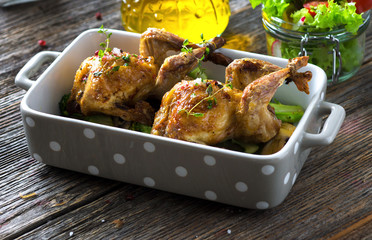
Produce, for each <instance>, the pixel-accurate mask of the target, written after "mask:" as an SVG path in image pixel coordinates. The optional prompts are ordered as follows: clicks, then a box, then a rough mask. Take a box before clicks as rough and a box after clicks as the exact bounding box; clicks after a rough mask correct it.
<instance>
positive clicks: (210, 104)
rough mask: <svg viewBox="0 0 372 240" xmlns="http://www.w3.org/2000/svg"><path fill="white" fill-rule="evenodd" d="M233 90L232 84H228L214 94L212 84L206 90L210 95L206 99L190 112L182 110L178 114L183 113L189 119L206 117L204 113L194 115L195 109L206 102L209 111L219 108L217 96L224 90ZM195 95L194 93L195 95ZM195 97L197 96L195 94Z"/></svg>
mask: <svg viewBox="0 0 372 240" xmlns="http://www.w3.org/2000/svg"><path fill="white" fill-rule="evenodd" d="M227 87H229V88H231V89H232V84H231V83H226V84H225V85H223V87H222V88H220V89H219V90H218V91H216V92H215V93H213V87H212V85H211V84H209V85H208V86H207V89H206V90H205V92H206V93H207V94H208V97H205V98H203V99H202V100H200V101H199V102H198V103H197V104H195V105H194V106H193V107H192V108H191V109H190V110H187V109H181V110H179V111H178V113H182V112H185V113H186V114H187V117H188V116H190V115H191V116H194V117H204V113H197V112H196V113H194V112H193V111H194V109H195V108H196V107H197V106H199V105H200V104H201V103H202V102H204V101H207V103H208V105H207V108H208V109H212V108H213V107H214V106H217V99H216V97H215V96H216V94H218V93H219V92H221V91H222V90H223V89H224V88H227ZM193 94H194V93H193ZM194 96H195V94H194Z"/></svg>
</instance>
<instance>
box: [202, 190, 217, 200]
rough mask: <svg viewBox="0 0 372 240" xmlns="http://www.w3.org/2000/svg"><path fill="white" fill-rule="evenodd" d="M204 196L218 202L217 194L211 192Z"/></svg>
mask: <svg viewBox="0 0 372 240" xmlns="http://www.w3.org/2000/svg"><path fill="white" fill-rule="evenodd" d="M204 196H205V197H206V198H207V199H209V200H212V201H215V200H217V194H216V193H215V192H213V191H211V190H207V191H205V193H204Z"/></svg>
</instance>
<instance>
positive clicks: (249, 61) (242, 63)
mask: <svg viewBox="0 0 372 240" xmlns="http://www.w3.org/2000/svg"><path fill="white" fill-rule="evenodd" d="M299 61H302V62H299ZM303 61H306V59H305V58H294V59H291V60H290V62H289V65H288V66H287V67H289V68H290V69H291V71H292V73H291V77H289V78H288V79H286V80H287V82H290V81H293V82H294V83H295V84H296V86H297V88H298V90H300V91H303V92H305V93H306V94H309V86H308V81H310V80H311V76H312V75H311V73H310V72H304V73H300V72H297V70H298V68H297V67H298V66H305V65H306V64H307V61H306V63H305V62H303ZM290 65H291V66H290ZM280 69H282V68H281V67H279V66H277V65H274V64H272V63H270V62H267V61H263V60H258V59H254V58H242V59H236V60H234V61H233V62H232V63H231V64H229V66H228V67H227V68H226V76H225V78H226V79H225V81H226V82H231V83H232V84H233V86H234V87H235V88H238V89H240V90H243V89H244V88H245V87H246V86H248V84H250V83H251V82H253V81H254V80H256V79H257V78H260V77H262V76H264V75H267V74H269V73H272V72H276V71H278V70H280Z"/></svg>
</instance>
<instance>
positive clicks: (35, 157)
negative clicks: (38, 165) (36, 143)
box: [32, 153, 43, 162]
mask: <svg viewBox="0 0 372 240" xmlns="http://www.w3.org/2000/svg"><path fill="white" fill-rule="evenodd" d="M32 156H33V157H34V159H35V160H36V161H39V162H43V158H42V157H41V156H40V155H39V154H37V153H34V154H32Z"/></svg>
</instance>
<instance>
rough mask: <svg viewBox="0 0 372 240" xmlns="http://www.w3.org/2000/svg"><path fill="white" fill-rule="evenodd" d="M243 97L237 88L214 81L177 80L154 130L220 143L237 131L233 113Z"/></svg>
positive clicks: (190, 138)
mask: <svg viewBox="0 0 372 240" xmlns="http://www.w3.org/2000/svg"><path fill="white" fill-rule="evenodd" d="M207 89H208V90H207ZM212 95H213V96H212ZM240 96H241V93H239V91H237V90H236V89H230V88H229V87H226V86H223V85H222V84H221V83H219V82H217V81H213V80H206V81H203V82H202V81H201V80H200V79H197V80H194V81H182V82H180V83H177V84H176V85H175V86H174V87H173V88H172V89H171V90H170V91H169V92H167V93H166V94H165V95H164V97H163V100H162V103H161V106H160V110H159V111H158V112H157V113H156V117H155V120H154V125H153V128H152V131H151V133H152V134H155V135H160V136H166V137H170V138H175V139H181V140H186V141H190V142H197V143H202V144H208V145H213V144H217V143H219V142H221V141H223V140H225V139H227V138H229V137H230V136H231V135H232V134H233V131H234V130H235V129H234V123H235V122H236V119H235V114H234V113H235V112H236V105H237V103H238V102H239V100H240Z"/></svg>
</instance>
